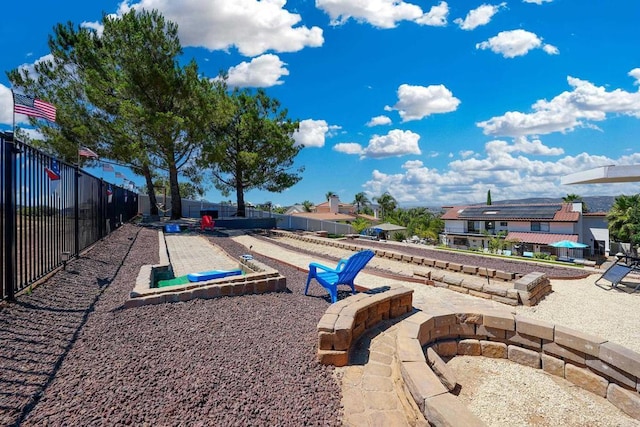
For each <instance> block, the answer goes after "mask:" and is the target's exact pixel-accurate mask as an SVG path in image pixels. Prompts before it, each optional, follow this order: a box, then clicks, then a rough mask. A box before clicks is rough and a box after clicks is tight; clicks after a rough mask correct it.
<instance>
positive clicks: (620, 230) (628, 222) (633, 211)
mask: <svg viewBox="0 0 640 427" xmlns="http://www.w3.org/2000/svg"><path fill="white" fill-rule="evenodd" d="M639 211H640V194H634V195H633V196H625V195H622V196H618V197H616V199H615V201H614V202H613V206H612V207H611V210H610V211H609V213H608V214H607V221H608V222H609V233H611V237H612V238H613V239H614V240H616V241H618V242H631V241H633V240H635V239H637V238H638V237H637V231H638V228H639V227H640V222H638V213H639Z"/></svg>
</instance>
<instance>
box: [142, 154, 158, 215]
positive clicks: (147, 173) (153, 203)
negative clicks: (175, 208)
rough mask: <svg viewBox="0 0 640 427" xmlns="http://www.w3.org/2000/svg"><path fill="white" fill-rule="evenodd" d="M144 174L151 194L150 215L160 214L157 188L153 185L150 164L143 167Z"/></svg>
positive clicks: (148, 193) (148, 192)
mask: <svg viewBox="0 0 640 427" xmlns="http://www.w3.org/2000/svg"><path fill="white" fill-rule="evenodd" d="M142 175H143V176H144V181H145V183H146V184H147V195H148V196H149V215H159V212H158V199H156V189H155V188H154V187H153V179H152V178H151V170H150V169H149V166H143V167H142Z"/></svg>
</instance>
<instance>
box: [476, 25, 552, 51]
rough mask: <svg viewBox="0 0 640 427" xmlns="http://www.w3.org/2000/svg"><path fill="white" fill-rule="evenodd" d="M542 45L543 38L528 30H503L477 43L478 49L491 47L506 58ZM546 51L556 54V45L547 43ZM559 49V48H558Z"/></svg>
mask: <svg viewBox="0 0 640 427" xmlns="http://www.w3.org/2000/svg"><path fill="white" fill-rule="evenodd" d="M541 46H542V39H541V38H539V37H538V36H537V35H536V34H534V33H531V32H529V31H526V30H511V31H501V32H499V33H498V35H497V36H494V37H491V38H490V39H489V40H486V41H483V42H481V43H478V44H476V49H483V50H484V49H491V51H492V52H494V53H498V54H501V55H502V56H504V57H505V58H515V57H516V56H523V55H526V54H527V53H529V51H530V50H532V49H538V48H540V47H541ZM547 46H549V48H547V49H545V51H546V52H547V53H549V54H554V53H555V52H553V48H554V46H551V45H547ZM556 50H557V49H556Z"/></svg>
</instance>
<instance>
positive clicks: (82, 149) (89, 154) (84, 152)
mask: <svg viewBox="0 0 640 427" xmlns="http://www.w3.org/2000/svg"><path fill="white" fill-rule="evenodd" d="M78 155H79V156H82V157H89V158H92V159H97V158H98V155H97V154H96V153H94V152H93V151H91V150H90V149H88V148H87V147H80V148H79V149H78Z"/></svg>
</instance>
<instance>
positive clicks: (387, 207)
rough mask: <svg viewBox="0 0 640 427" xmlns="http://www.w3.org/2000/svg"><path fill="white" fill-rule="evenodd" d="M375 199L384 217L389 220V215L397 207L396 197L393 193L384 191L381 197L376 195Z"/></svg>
mask: <svg viewBox="0 0 640 427" xmlns="http://www.w3.org/2000/svg"><path fill="white" fill-rule="evenodd" d="M374 201H376V202H377V203H378V204H379V205H380V208H381V209H382V215H381V216H382V219H383V220H385V221H386V220H387V215H389V214H390V213H391V212H393V210H394V209H395V208H396V206H397V205H398V203H397V202H396V199H394V198H393V196H392V195H391V194H389V193H388V192H385V193H383V194H382V195H381V196H380V197H375V198H374Z"/></svg>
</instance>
